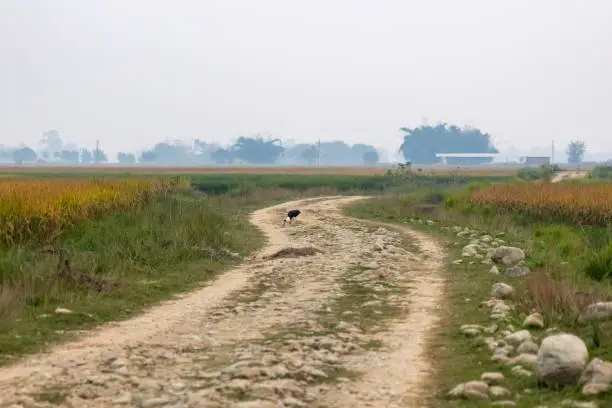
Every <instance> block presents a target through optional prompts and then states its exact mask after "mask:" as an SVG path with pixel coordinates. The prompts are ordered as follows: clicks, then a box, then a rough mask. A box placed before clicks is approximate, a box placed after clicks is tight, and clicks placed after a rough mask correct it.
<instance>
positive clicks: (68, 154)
mask: <svg viewBox="0 0 612 408" xmlns="http://www.w3.org/2000/svg"><path fill="white" fill-rule="evenodd" d="M57 158H58V159H60V160H61V161H63V162H66V163H72V164H78V163H79V151H78V150H62V151H61V152H59V153H58V155H57Z"/></svg>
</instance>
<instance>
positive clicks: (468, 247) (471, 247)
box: [461, 244, 478, 257]
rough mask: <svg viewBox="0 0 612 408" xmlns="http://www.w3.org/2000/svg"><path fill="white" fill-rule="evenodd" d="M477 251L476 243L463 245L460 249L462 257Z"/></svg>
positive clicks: (474, 253)
mask: <svg viewBox="0 0 612 408" xmlns="http://www.w3.org/2000/svg"><path fill="white" fill-rule="evenodd" d="M477 253H478V245H476V244H468V245H466V246H464V247H463V249H462V250H461V256H463V257H471V256H474V255H476V254H477Z"/></svg>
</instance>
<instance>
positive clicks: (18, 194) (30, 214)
mask: <svg viewBox="0 0 612 408" xmlns="http://www.w3.org/2000/svg"><path fill="white" fill-rule="evenodd" d="M185 183H188V182H187V181H186V180H183V179H180V178H171V179H170V178H148V179H146V178H145V179H116V180H91V179H89V180H82V179H81V180H80V179H23V180H19V179H11V178H6V179H1V178H0V241H2V243H3V244H11V243H15V242H26V241H30V240H36V241H39V242H40V241H43V242H48V241H52V240H53V239H55V238H57V237H58V236H59V235H60V234H61V233H62V232H63V231H65V230H66V229H67V228H70V227H71V226H73V225H75V224H77V223H79V222H81V221H84V220H87V219H91V218H95V217H97V216H100V215H105V214H112V213H114V212H117V211H121V210H125V209H129V208H137V207H139V206H141V205H142V204H145V203H146V202H148V201H150V200H151V199H152V198H154V197H155V196H157V195H159V194H163V193H165V192H168V191H169V190H171V189H173V188H175V187H177V186H179V185H180V186H183V185H185Z"/></svg>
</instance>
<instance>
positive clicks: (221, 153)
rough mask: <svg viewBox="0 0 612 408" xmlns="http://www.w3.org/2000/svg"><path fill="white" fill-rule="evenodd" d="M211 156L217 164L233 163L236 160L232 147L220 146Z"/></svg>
mask: <svg viewBox="0 0 612 408" xmlns="http://www.w3.org/2000/svg"><path fill="white" fill-rule="evenodd" d="M210 158H211V159H212V160H213V161H214V162H215V163H216V164H231V163H233V162H234V152H232V150H231V149H224V148H219V149H217V150H215V151H214V152H212V154H211V155H210Z"/></svg>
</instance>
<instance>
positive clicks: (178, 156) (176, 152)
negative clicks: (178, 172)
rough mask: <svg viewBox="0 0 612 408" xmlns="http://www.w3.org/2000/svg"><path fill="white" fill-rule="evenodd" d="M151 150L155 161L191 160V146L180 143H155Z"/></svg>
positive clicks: (171, 162) (187, 161)
mask: <svg viewBox="0 0 612 408" xmlns="http://www.w3.org/2000/svg"><path fill="white" fill-rule="evenodd" d="M151 151H152V152H153V154H154V156H155V162H156V163H163V164H186V163H190V162H193V157H194V155H193V152H192V148H191V147H190V146H188V145H185V144H182V143H178V142H177V143H166V142H163V143H157V144H156V145H155V146H154V147H153V149H152V150H151Z"/></svg>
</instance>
